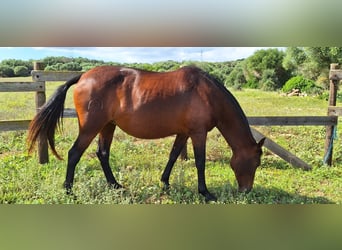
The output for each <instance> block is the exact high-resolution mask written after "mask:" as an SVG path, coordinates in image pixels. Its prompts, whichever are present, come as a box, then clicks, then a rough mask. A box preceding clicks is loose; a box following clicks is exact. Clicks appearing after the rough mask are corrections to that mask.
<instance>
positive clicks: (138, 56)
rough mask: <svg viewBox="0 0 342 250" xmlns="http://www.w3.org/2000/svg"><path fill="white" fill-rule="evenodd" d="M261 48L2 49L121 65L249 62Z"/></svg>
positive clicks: (25, 56) (9, 54)
mask: <svg viewBox="0 0 342 250" xmlns="http://www.w3.org/2000/svg"><path fill="white" fill-rule="evenodd" d="M260 49H265V48H262V47H0V61H2V60H4V59H21V60H29V59H34V60H39V59H43V58H45V57H47V56H66V57H85V58H88V59H97V60H103V61H105V62H119V63H135V62H136V63H154V62H159V61H167V60H174V61H179V62H181V61H186V60H194V61H206V62H223V61H233V60H237V59H242V58H247V57H249V56H251V55H253V53H254V52H255V51H257V50H260Z"/></svg>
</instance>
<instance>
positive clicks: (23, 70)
mask: <svg viewBox="0 0 342 250" xmlns="http://www.w3.org/2000/svg"><path fill="white" fill-rule="evenodd" d="M14 75H15V76H29V75H30V74H29V70H28V68H27V67H26V66H16V67H15V68H14Z"/></svg>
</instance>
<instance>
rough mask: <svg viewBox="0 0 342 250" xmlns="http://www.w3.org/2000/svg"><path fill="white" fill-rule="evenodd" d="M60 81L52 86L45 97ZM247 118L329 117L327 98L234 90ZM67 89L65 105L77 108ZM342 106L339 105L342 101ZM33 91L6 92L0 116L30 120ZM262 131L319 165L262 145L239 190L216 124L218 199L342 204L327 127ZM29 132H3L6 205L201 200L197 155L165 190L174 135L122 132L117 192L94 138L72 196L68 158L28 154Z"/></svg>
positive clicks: (212, 154)
mask: <svg viewBox="0 0 342 250" xmlns="http://www.w3.org/2000/svg"><path fill="white" fill-rule="evenodd" d="M59 84H60V83H48V85H47V95H48V96H50V95H51V93H52V92H53V90H54V89H55V88H56V87H57V86H58V85H59ZM233 94H234V95H235V96H236V97H237V99H238V100H239V102H240V104H241V106H242V108H243V109H244V110H245V112H246V114H247V115H248V116H259V115H325V114H326V111H327V101H326V100H322V99H320V98H317V97H291V98H290V97H285V96H281V95H280V94H279V93H276V92H263V91H259V90H244V91H240V92H233ZM71 96H72V91H69V92H68V97H67V98H68V99H67V104H66V106H67V107H73V105H72V98H71ZM340 105H341V104H340ZM34 112H35V111H34V93H25V94H23V95H21V96H20V97H19V96H18V94H17V93H0V120H11V119H30V118H32V116H33V114H34ZM64 128H65V129H64V131H63V132H62V133H58V134H57V136H56V142H57V143H56V144H57V149H58V151H59V152H60V153H61V155H63V156H64V157H65V158H66V157H67V152H68V150H69V148H70V147H71V145H72V143H73V142H74V140H75V138H76V135H77V120H76V119H65V121H64ZM257 129H259V130H260V131H261V132H263V133H264V134H266V135H267V136H269V137H270V138H272V139H273V140H275V141H276V142H278V143H279V144H280V145H282V146H283V147H285V148H287V149H289V150H290V151H291V152H292V153H294V154H296V155H297V156H299V157H300V158H302V159H303V160H305V161H306V162H308V163H309V164H311V165H312V166H313V170H312V171H303V170H301V169H295V168H293V167H292V166H290V165H288V164H287V163H286V162H284V161H283V160H281V159H280V158H278V157H277V156H275V155H273V154H272V153H271V152H269V151H268V150H266V149H265V150H264V156H263V158H262V165H261V167H260V168H258V170H257V173H256V177H255V184H254V188H253V190H252V192H250V193H249V194H241V193H238V192H237V183H236V180H235V177H234V174H233V172H232V170H231V169H230V167H229V159H230V156H231V152H230V149H229V147H228V146H227V144H226V142H225V141H224V139H223V138H222V136H221V135H220V134H219V132H218V131H217V130H216V129H214V130H213V131H212V132H210V133H209V136H208V141H207V162H206V176H207V185H208V188H209V190H210V191H212V192H213V193H214V194H215V195H216V196H217V197H218V203H225V204H226V203H229V204H230V203H233V204H254V203H257V204H259V203H261V204H311V203H337V204H341V203H342V195H341V194H342V181H341V179H342V168H341V161H342V147H341V143H340V141H339V140H337V141H336V142H335V148H334V166H333V167H327V166H323V164H322V159H323V153H324V139H325V128H324V127H305V126H298V127H257ZM339 131H341V126H339ZM26 133H27V132H26V131H18V132H0V187H1V188H0V203H20V204H21V203H24V204H31V203H37V204H42V203H43V204H46V203H47V204H60V203H62V204H75V203H76V204H99V203H100V204H104V203H105V204H107V203H108V204H141V203H144V204H145V203H153V204H154V203H156V204H160V203H161V204H175V203H176V204H183V203H184V204H199V203H204V199H203V197H202V196H200V195H199V194H198V193H197V175H196V169H195V167H194V157H193V153H192V150H191V145H190V144H189V145H188V149H189V156H190V160H189V161H180V160H179V161H177V162H176V165H175V167H174V170H173V172H172V174H171V178H170V183H171V189H170V191H169V192H168V193H165V192H164V191H163V190H162V186H161V183H160V180H159V179H160V175H161V173H162V171H163V169H164V167H165V164H166V162H167V158H168V154H169V150H170V149H171V146H172V143H173V140H174V137H170V138H165V139H159V140H138V139H136V138H133V137H130V136H128V135H127V134H125V133H123V132H122V131H121V130H120V129H117V131H116V132H115V135H114V140H113V144H112V147H111V150H112V151H111V157H110V163H111V165H112V169H113V172H114V175H115V176H116V178H117V179H118V181H119V182H120V183H121V184H122V185H124V187H125V189H124V190H119V191H118V190H112V189H110V188H109V187H108V186H107V184H106V181H105V178H104V175H103V172H102V169H101V167H100V164H99V161H98V160H97V158H96V155H95V150H96V141H94V142H93V143H92V144H91V146H90V147H89V148H88V149H87V151H86V152H85V154H84V156H83V157H82V158H81V161H80V163H79V164H78V165H77V168H76V175H75V185H74V193H75V195H76V196H77V197H76V198H75V197H72V196H68V195H66V194H65V193H64V190H63V188H62V185H63V182H64V178H65V172H66V160H63V161H58V160H57V159H56V158H54V157H53V156H52V155H50V162H49V163H48V164H45V165H40V164H38V163H37V157H36V155H35V154H33V155H30V156H29V155H27V151H26V150H27V149H26Z"/></svg>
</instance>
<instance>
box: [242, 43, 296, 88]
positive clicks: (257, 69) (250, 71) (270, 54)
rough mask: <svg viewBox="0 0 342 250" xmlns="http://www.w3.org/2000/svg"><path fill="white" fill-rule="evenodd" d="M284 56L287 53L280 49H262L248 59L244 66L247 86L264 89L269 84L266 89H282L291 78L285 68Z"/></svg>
mask: <svg viewBox="0 0 342 250" xmlns="http://www.w3.org/2000/svg"><path fill="white" fill-rule="evenodd" d="M284 56H285V53H284V52H283V51H280V50H278V49H266V50H265V49H262V50H258V51H256V52H255V53H254V54H253V55H252V56H250V57H248V58H247V59H246V60H245V62H244V65H243V69H244V76H245V78H246V80H247V85H248V86H250V87H257V88H262V87H263V85H264V83H267V88H266V89H269V90H274V89H278V88H281V87H282V86H283V85H284V83H285V82H286V81H287V80H288V79H289V77H290V74H289V71H287V70H286V69H285V68H284V67H283V59H284ZM264 72H265V73H264Z"/></svg>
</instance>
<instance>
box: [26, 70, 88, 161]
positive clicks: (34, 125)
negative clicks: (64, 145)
mask: <svg viewBox="0 0 342 250" xmlns="http://www.w3.org/2000/svg"><path fill="white" fill-rule="evenodd" d="M81 76H82V74H81V75H79V76H76V77H74V78H72V79H70V80H69V81H67V82H66V83H65V84H64V85H62V86H60V87H58V89H57V90H56V92H55V93H54V94H53V95H52V96H51V98H50V99H49V100H48V101H47V102H46V103H45V104H44V106H43V107H42V108H41V109H40V110H39V112H38V113H37V114H36V116H35V117H34V118H33V120H32V121H31V123H30V126H29V132H28V143H29V152H32V150H33V148H34V145H35V143H36V141H37V139H38V137H41V136H42V137H43V138H47V140H48V141H49V145H50V147H51V150H52V153H53V154H54V155H55V156H56V157H57V158H58V159H62V157H60V156H59V155H58V153H57V152H56V149H55V131H56V127H57V126H58V127H59V126H60V122H61V118H62V117H63V112H64V102H65V97H66V93H67V91H68V89H69V88H70V86H72V85H74V84H75V83H77V82H78V80H79V79H80V78H81Z"/></svg>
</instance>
